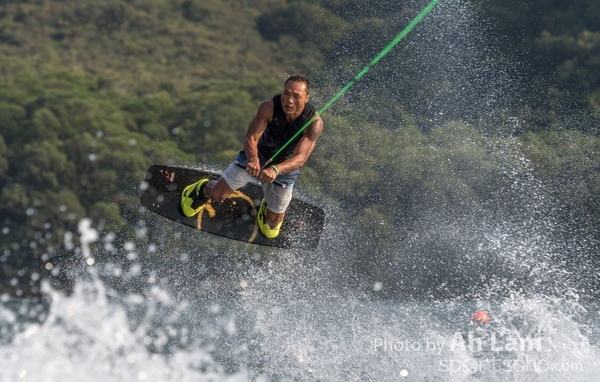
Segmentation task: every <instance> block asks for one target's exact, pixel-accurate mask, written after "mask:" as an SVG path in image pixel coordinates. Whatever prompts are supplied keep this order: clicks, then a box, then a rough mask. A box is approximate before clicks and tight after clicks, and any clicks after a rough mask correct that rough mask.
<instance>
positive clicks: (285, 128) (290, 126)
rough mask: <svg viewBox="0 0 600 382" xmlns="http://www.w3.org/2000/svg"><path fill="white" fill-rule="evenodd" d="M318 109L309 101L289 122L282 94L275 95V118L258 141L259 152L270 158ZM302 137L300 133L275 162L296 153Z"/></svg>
mask: <svg viewBox="0 0 600 382" xmlns="http://www.w3.org/2000/svg"><path fill="white" fill-rule="evenodd" d="M316 112H317V109H315V107H314V106H313V105H312V104H310V103H307V104H306V105H305V106H304V110H303V111H302V113H301V114H300V115H299V116H298V117H297V118H296V119H294V120H293V121H291V122H288V121H287V119H286V118H285V113H284V112H283V106H281V94H277V95H276V96H274V97H273V120H272V121H271V122H270V123H269V124H268V125H267V128H266V129H265V131H264V133H263V134H262V135H261V137H260V140H259V141H258V152H259V153H261V155H263V156H264V157H265V158H266V159H270V158H271V157H272V156H273V155H274V154H275V153H276V152H277V150H279V149H280V148H281V146H283V145H284V144H285V143H286V142H287V141H288V140H289V139H290V138H291V137H292V136H294V134H296V133H297V132H298V131H299V130H300V129H301V128H302V127H304V125H305V124H306V123H307V122H308V121H309V120H310V119H311V118H312V117H313V116H314V115H315V113H316ZM300 138H302V134H299V135H298V136H297V137H296V138H295V139H294V140H293V141H292V142H291V143H290V144H289V145H287V146H286V147H285V149H283V151H282V152H281V153H279V154H278V155H277V157H276V158H275V159H273V162H272V163H273V164H277V163H280V162H283V161H284V160H286V159H287V158H289V157H291V156H292V155H293V154H294V149H295V148H296V145H297V144H298V141H299V140H300Z"/></svg>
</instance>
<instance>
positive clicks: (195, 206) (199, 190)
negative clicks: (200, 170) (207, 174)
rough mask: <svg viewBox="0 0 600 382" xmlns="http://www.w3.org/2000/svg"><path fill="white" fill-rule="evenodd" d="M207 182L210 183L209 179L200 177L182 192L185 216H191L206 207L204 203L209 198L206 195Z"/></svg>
mask: <svg viewBox="0 0 600 382" xmlns="http://www.w3.org/2000/svg"><path fill="white" fill-rule="evenodd" d="M206 183H208V179H200V180H199V181H197V182H196V183H192V184H190V185H189V186H187V187H186V188H184V189H183V192H182V193H181V211H182V212H183V214H184V215H185V216H187V217H189V218H191V217H192V216H194V215H196V214H198V213H199V212H200V211H202V208H204V204H206V202H207V201H208V198H207V197H206V195H204V186H205V185H206Z"/></svg>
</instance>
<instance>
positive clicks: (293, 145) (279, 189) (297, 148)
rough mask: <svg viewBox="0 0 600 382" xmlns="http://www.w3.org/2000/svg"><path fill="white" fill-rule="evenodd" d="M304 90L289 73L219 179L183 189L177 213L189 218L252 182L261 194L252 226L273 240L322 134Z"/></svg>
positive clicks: (304, 85)
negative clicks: (258, 186) (254, 225)
mask: <svg viewBox="0 0 600 382" xmlns="http://www.w3.org/2000/svg"><path fill="white" fill-rule="evenodd" d="M309 91H310V82H309V80H308V79H307V78H306V77H303V76H300V75H294V76H291V77H289V78H288V79H287V80H286V81H285V83H284V86H283V91H282V92H281V94H277V95H275V96H274V97H273V98H272V99H270V100H267V101H264V102H262V103H261V104H260V105H259V107H258V110H257V112H256V115H255V116H254V118H253V119H252V121H251V122H250V126H249V127H248V131H247V132H246V136H245V138H244V148H243V150H241V151H240V152H239V154H238V155H237V156H236V158H235V160H234V162H233V163H231V164H230V165H229V167H227V168H226V169H225V171H223V173H222V174H221V176H220V178H219V179H218V180H209V179H200V180H199V181H197V182H195V183H193V184H190V185H189V186H187V187H185V188H184V190H183V192H182V194H181V209H182V212H183V214H184V215H185V216H187V217H192V216H194V215H196V214H198V213H199V212H200V211H202V209H203V208H204V206H205V204H206V203H208V202H212V201H216V202H221V201H223V200H225V199H227V197H229V195H231V193H232V192H233V191H235V190H238V189H240V188H242V187H243V186H245V185H246V184H247V183H248V182H250V181H251V180H252V179H253V178H255V179H258V180H260V182H261V187H262V190H263V199H262V201H261V204H260V208H259V210H258V213H257V215H256V219H257V223H258V226H259V227H260V230H261V232H262V233H263V235H264V236H265V237H267V238H269V239H273V238H275V237H277V235H279V230H280V228H281V225H282V223H283V218H284V216H285V211H286V209H287V207H288V205H289V203H290V201H291V199H292V191H293V189H294V184H295V182H296V180H297V179H298V176H299V175H300V167H302V166H303V165H304V163H306V161H307V160H308V158H309V157H310V155H311V153H312V152H313V150H314V148H315V146H316V144H317V140H318V139H319V137H320V136H321V133H322V132H323V120H322V119H321V117H320V116H319V115H318V114H317V111H316V109H315V107H314V106H313V105H312V104H311V103H310V102H309V99H310V95H309ZM307 123H310V124H309V125H306V124H307ZM299 132H300V133H299Z"/></svg>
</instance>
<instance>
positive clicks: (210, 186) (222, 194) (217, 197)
mask: <svg viewBox="0 0 600 382" xmlns="http://www.w3.org/2000/svg"><path fill="white" fill-rule="evenodd" d="M232 192H233V190H232V189H231V187H229V185H228V184H227V182H225V180H224V179H223V178H219V180H211V181H209V182H208V183H207V184H206V186H205V188H204V194H205V195H206V196H207V197H208V198H209V199H211V200H214V201H217V202H222V201H223V200H225V199H227V198H228V197H229V195H231V193H232Z"/></svg>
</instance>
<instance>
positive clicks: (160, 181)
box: [141, 165, 325, 250]
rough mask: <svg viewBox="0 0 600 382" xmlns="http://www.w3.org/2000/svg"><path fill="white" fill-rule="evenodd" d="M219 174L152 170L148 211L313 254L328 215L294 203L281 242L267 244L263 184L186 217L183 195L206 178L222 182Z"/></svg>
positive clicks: (145, 200) (146, 186) (145, 195)
mask: <svg viewBox="0 0 600 382" xmlns="http://www.w3.org/2000/svg"><path fill="white" fill-rule="evenodd" d="M219 176H220V175H219V174H218V173H216V172H213V171H205V170H201V169H194V168H187V167H176V166H165V165H152V166H150V168H149V169H148V171H147V172H146V178H145V181H144V183H143V185H142V189H143V191H142V195H141V203H142V206H144V207H146V208H147V209H148V210H150V211H152V212H155V213H157V214H159V215H161V216H164V217H166V218H168V219H171V220H174V221H176V222H178V223H182V224H185V225H187V226H189V227H192V228H197V229H199V230H202V231H204V232H208V233H212V234H214V235H218V236H222V237H225V238H228V239H234V240H240V241H245V242H248V243H253V244H259V245H265V246H271V247H279V248H287V249H298V250H314V249H316V248H317V246H318V244H319V239H320V237H321V232H322V230H323V224H324V220H325V212H324V211H323V210H322V209H321V208H319V207H317V206H314V205H312V204H311V203H308V202H306V201H303V200H300V199H298V198H296V197H294V198H292V201H291V202H290V205H289V207H288V209H287V211H286V215H285V219H284V220H283V225H282V226H281V230H280V233H279V236H277V237H276V238H274V239H267V238H266V237H265V236H263V234H262V233H261V232H260V229H259V227H258V224H257V223H256V218H255V217H256V213H257V211H258V208H259V206H260V201H261V199H262V197H263V192H262V189H261V187H260V184H259V183H258V182H257V183H248V184H247V185H246V186H244V187H243V188H241V189H239V190H236V191H234V192H233V194H232V195H230V196H229V198H228V199H226V200H224V201H223V202H209V203H208V204H207V205H205V207H204V208H203V209H202V210H201V211H200V213H199V214H198V215H196V216H194V217H191V218H190V217H186V216H185V215H183V213H182V211H181V192H182V191H183V189H184V188H185V187H186V186H187V185H189V184H192V183H194V182H196V181H198V180H199V179H202V178H210V179H218V178H219Z"/></svg>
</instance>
